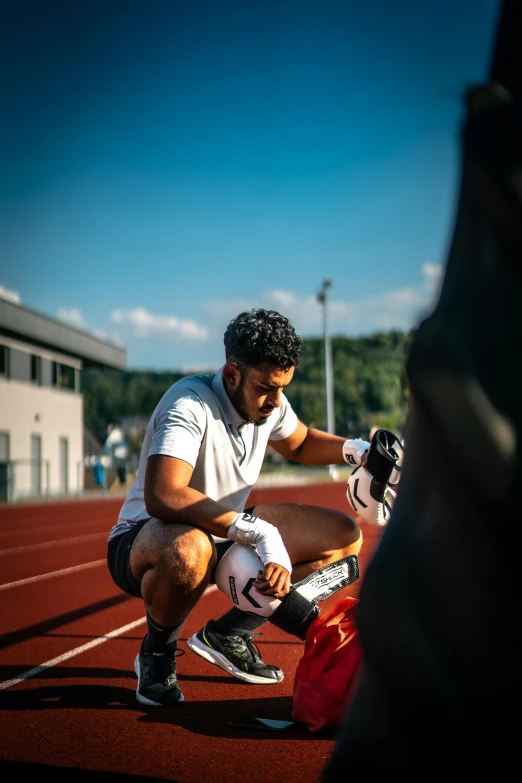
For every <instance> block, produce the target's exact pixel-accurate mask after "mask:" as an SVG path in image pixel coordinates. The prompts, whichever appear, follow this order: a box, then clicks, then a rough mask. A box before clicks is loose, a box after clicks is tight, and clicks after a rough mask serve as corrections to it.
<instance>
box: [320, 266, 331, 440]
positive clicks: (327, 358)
mask: <svg viewBox="0 0 522 783" xmlns="http://www.w3.org/2000/svg"><path fill="white" fill-rule="evenodd" d="M331 286H332V281H331V280H329V279H328V278H327V279H325V280H323V283H322V288H321V290H320V291H319V293H318V294H317V301H318V302H319V304H320V305H322V308H323V335H324V379H325V399H326V431H327V432H330V433H335V417H334V393H333V382H332V344H331V342H330V335H329V333H328V293H327V292H328V289H329V288H330V287H331Z"/></svg>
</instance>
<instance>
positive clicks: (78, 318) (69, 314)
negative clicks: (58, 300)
mask: <svg viewBox="0 0 522 783" xmlns="http://www.w3.org/2000/svg"><path fill="white" fill-rule="evenodd" d="M58 318H59V319H60V321H65V322H66V323H68V324H70V325H71V326H75V327H76V329H85V328H86V327H87V324H86V322H85V318H84V317H83V314H82V312H81V310H79V309H78V308H77V307H60V309H59V310H58Z"/></svg>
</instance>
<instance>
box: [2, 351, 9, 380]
mask: <svg viewBox="0 0 522 783" xmlns="http://www.w3.org/2000/svg"><path fill="white" fill-rule="evenodd" d="M8 375H9V348H7V347H6V346H5V345H0V377H2V376H3V377H4V378H7V376H8Z"/></svg>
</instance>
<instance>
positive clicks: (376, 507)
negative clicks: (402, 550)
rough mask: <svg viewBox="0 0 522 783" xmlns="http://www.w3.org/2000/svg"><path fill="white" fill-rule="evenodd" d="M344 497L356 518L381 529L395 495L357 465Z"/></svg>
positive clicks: (388, 515)
mask: <svg viewBox="0 0 522 783" xmlns="http://www.w3.org/2000/svg"><path fill="white" fill-rule="evenodd" d="M346 497H347V499H348V502H349V503H350V505H351V507H352V508H353V510H354V511H355V513H356V514H357V516H359V517H361V519H363V520H364V521H365V522H367V523H368V524H369V525H378V526H379V527H382V525H385V524H386V522H387V521H388V519H389V517H390V514H391V511H392V508H393V504H394V502H395V498H396V493H395V492H394V490H393V489H391V487H389V486H388V485H387V484H381V483H380V482H378V481H377V480H376V479H375V478H374V477H373V476H372V474H371V473H370V472H369V471H368V470H366V468H363V467H362V465H359V466H358V467H357V468H355V470H354V471H353V473H352V475H351V476H350V477H349V479H348V484H347V487H346Z"/></svg>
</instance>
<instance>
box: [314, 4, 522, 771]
mask: <svg viewBox="0 0 522 783" xmlns="http://www.w3.org/2000/svg"><path fill="white" fill-rule="evenodd" d="M521 15H522V3H520V2H518V1H517V2H513V3H511V2H508V3H506V4H505V5H504V6H503V8H502V14H501V17H500V24H499V28H498V31H497V40H496V49H495V52H494V57H493V63H492V68H491V80H490V83H489V84H488V85H486V86H484V87H479V88H475V89H471V90H470V91H469V93H468V96H467V104H466V118H465V125H464V132H463V139H462V141H463V143H462V178H461V186H460V200H459V205H458V210H457V217H456V221H455V226H454V233H453V238H452V244H451V249H450V252H449V257H448V262H447V268H446V274H445V278H444V282H443V286H442V289H441V293H440V297H439V301H438V303H437V305H436V307H435V309H434V311H433V313H432V314H431V315H430V316H429V317H427V318H426V319H425V320H424V321H423V322H422V324H421V325H420V327H419V329H418V332H417V334H416V336H415V340H414V342H413V346H412V350H411V353H410V356H409V360H408V366H407V372H408V378H409V383H410V389H411V406H410V411H409V417H408V423H407V427H406V431H405V444H406V456H405V460H404V465H403V473H402V479H401V487H400V490H399V494H398V497H397V501H396V503H395V506H394V509H393V513H392V515H391V518H390V521H389V523H388V525H387V527H386V528H385V530H384V533H383V536H382V538H381V542H380V545H379V547H378V549H377V552H376V553H375V555H374V558H373V560H372V562H371V563H370V565H369V567H368V569H367V571H366V574H365V577H364V582H363V584H362V587H361V592H360V596H359V597H360V600H359V604H358V607H357V615H356V622H357V626H358V630H359V635H360V641H361V644H362V649H363V665H362V670H361V675H360V678H359V680H358V684H357V687H356V689H355V692H354V694H353V697H352V698H351V700H350V703H349V707H348V711H347V713H346V714H345V718H344V721H343V725H342V728H341V729H340V731H339V734H338V735H337V739H336V745H335V747H334V751H333V754H332V756H331V758H330V760H329V761H328V763H327V766H326V768H325V770H324V775H323V777H322V783H338V781H343V780H346V779H348V777H349V778H350V779H355V780H360V779H361V778H360V777H359V774H358V773H360V774H362V775H364V776H365V779H368V780H376V779H377V778H376V777H375V774H372V773H383V772H391V771H393V772H397V773H399V774H400V775H401V778H402V780H404V779H405V778H406V779H413V778H415V779H416V780H429V779H432V778H435V777H438V778H440V777H442V776H444V777H446V776H447V775H448V774H450V776H451V774H452V773H453V774H454V773H455V772H456V771H458V772H460V773H466V774H467V775H470V774H471V773H472V771H473V772H481V774H482V776H483V777H486V776H488V775H491V774H492V775H493V778H494V779H495V778H497V779H499V778H500V777H501V776H502V777H503V772H504V770H506V767H508V766H509V767H512V766H513V764H516V766H515V769H516V768H518V755H519V725H520V718H519V712H520V705H521V696H522V693H521V690H522V689H521V676H522V675H521V665H522V663H521V653H520V651H521V638H522V634H521V628H520V625H521V622H520V619H521V604H520V588H519V584H520V572H521V561H522V551H521V549H520V546H519V540H520V530H521V526H522V504H521V489H522V458H521V443H522V392H521V382H520V363H521V361H522V100H521V99H520V98H521V89H520V88H521V82H520V79H521V78H522V47H520V44H519V41H520V33H521V30H522V24H521V21H522V20H521ZM466 779H470V778H469V777H466Z"/></svg>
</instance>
